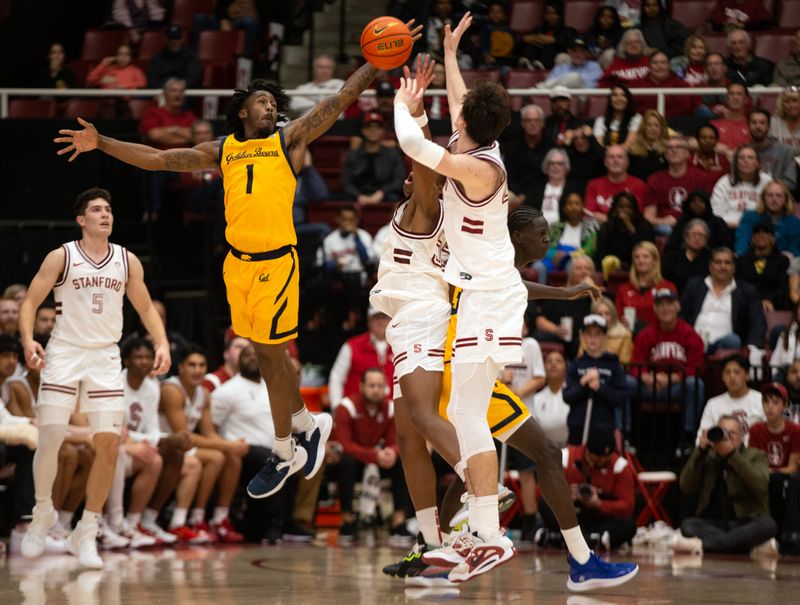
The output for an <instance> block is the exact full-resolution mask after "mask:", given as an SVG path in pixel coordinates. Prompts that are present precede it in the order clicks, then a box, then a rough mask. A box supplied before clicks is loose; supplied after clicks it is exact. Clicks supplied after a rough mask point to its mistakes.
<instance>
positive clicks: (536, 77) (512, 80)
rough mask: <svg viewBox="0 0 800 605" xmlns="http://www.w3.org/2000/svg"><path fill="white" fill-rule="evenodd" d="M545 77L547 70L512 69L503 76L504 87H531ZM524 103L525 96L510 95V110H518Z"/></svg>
mask: <svg viewBox="0 0 800 605" xmlns="http://www.w3.org/2000/svg"><path fill="white" fill-rule="evenodd" d="M546 77H547V71H545V70H541V69H536V70H531V69H512V70H510V71H509V72H508V73H507V74H506V75H505V78H504V84H505V87H506V88H533V87H535V86H536V85H537V84H538V83H539V82H542V81H544V79H545V78H546ZM524 104H525V98H524V97H520V96H514V97H511V111H519V110H520V108H521V107H522V106H523V105H524Z"/></svg>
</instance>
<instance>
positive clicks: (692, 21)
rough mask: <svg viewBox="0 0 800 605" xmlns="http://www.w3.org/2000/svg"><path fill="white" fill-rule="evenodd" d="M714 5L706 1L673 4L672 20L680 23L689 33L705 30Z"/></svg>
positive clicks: (693, 0)
mask: <svg viewBox="0 0 800 605" xmlns="http://www.w3.org/2000/svg"><path fill="white" fill-rule="evenodd" d="M712 8H713V3H711V4H709V3H708V2H707V1H706V0H687V1H683V2H674V3H673V4H672V18H673V19H676V20H678V21H680V22H681V23H683V25H685V26H686V29H688V30H689V31H692V30H695V29H698V28H704V27H705V25H706V23H707V22H708V17H709V15H710V14H711V9H712Z"/></svg>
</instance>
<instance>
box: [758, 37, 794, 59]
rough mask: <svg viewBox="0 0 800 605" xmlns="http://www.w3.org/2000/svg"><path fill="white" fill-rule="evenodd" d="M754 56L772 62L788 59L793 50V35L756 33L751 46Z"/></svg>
mask: <svg viewBox="0 0 800 605" xmlns="http://www.w3.org/2000/svg"><path fill="white" fill-rule="evenodd" d="M753 51H754V52H755V54H756V56H758V57H764V58H765V59H769V60H770V61H772V62H773V63H777V62H778V61H783V60H784V59H788V58H789V55H791V53H792V51H794V36H793V35H791V34H769V33H765V34H758V36H757V37H756V43H755V46H754V48H753Z"/></svg>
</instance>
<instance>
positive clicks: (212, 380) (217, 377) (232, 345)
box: [203, 328, 250, 412]
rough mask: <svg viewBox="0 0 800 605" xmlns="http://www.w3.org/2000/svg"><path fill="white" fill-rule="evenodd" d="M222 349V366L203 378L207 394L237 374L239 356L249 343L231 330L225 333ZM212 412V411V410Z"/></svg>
mask: <svg viewBox="0 0 800 605" xmlns="http://www.w3.org/2000/svg"><path fill="white" fill-rule="evenodd" d="M223 344H224V349H223V351H222V365H221V366H219V367H218V368H217V369H216V370H214V371H213V372H209V373H208V374H206V375H205V378H203V388H204V389H205V390H206V391H208V392H209V393H213V392H214V390H215V389H217V388H218V387H221V386H222V385H223V384H225V383H226V382H228V381H229V380H230V379H231V378H233V377H234V376H235V375H236V374H238V373H239V355H240V354H241V353H242V350H243V349H244V348H245V347H247V346H249V344H250V341H249V340H247V339H246V338H242V337H241V336H236V334H234V332H233V329H232V328H228V329H227V330H226V331H225V338H224V343H223ZM212 412H213V410H212Z"/></svg>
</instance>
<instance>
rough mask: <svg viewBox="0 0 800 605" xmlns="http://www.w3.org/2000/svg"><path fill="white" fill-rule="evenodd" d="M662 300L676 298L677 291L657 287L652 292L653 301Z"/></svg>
mask: <svg viewBox="0 0 800 605" xmlns="http://www.w3.org/2000/svg"><path fill="white" fill-rule="evenodd" d="M662 300H678V293H677V292H675V290H673V289H672V288H659V289H658V290H656V291H655V292H653V302H654V303H657V302H660V301H662Z"/></svg>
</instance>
